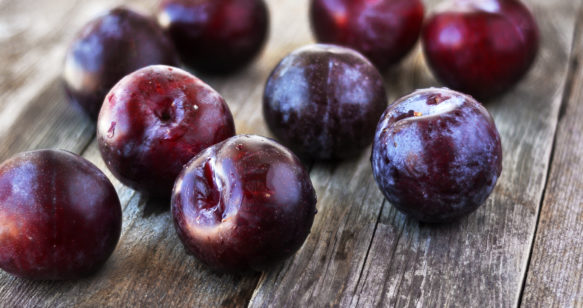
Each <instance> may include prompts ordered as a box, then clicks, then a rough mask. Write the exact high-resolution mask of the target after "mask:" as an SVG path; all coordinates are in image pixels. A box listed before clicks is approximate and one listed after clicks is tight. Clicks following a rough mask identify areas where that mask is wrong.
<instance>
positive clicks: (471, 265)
mask: <svg viewBox="0 0 583 308" xmlns="http://www.w3.org/2000/svg"><path fill="white" fill-rule="evenodd" d="M436 2H437V1H431V3H430V4H429V7H432V6H433V4H435V3H436ZM528 2H529V4H530V5H531V6H532V7H533V8H534V10H535V14H536V15H537V17H538V20H539V23H540V26H541V30H542V36H543V44H542V46H541V47H542V50H541V54H540V57H539V59H538V62H537V63H536V66H535V67H534V69H533V70H532V72H531V73H530V74H529V76H528V78H527V80H525V81H524V82H523V83H521V84H520V86H519V87H518V88H517V89H515V90H514V91H513V92H512V93H510V94H508V95H507V96H505V97H503V98H502V99H500V100H497V101H494V102H491V103H489V104H488V105H487V107H488V108H489V109H490V111H491V112H492V113H493V115H494V117H495V121H496V123H497V125H498V129H499V130H500V133H501V135H502V139H503V146H504V168H505V171H504V173H503V175H502V177H501V179H500V180H499V184H498V186H497V188H496V190H495V193H494V195H493V196H492V197H491V198H490V199H489V200H488V202H487V203H486V204H485V205H484V206H483V207H481V208H480V209H479V210H478V211H477V212H476V213H474V214H472V215H471V216H469V217H468V218H466V219H463V220H461V221H459V222H457V223H454V224H449V225H443V226H429V225H424V224H420V223H418V222H416V221H412V220H410V219H408V218H406V217H405V216H404V215H402V214H400V213H398V212H396V210H395V209H394V208H393V207H392V206H390V204H388V203H386V204H385V205H384V206H382V204H383V201H382V197H380V193H379V192H378V190H377V188H376V187H375V185H374V182H373V181H372V177H371V176H370V172H371V171H370V168H369V165H368V161H367V159H366V154H365V155H364V157H363V158H361V160H360V162H359V163H358V164H355V163H351V162H346V163H342V164H339V165H338V166H335V167H336V169H332V170H330V169H327V167H326V166H323V165H317V166H316V167H315V168H314V170H313V172H312V176H313V179H314V182H315V185H316V189H317V192H318V196H319V204H318V208H319V211H320V212H319V214H318V215H317V216H318V217H317V219H316V221H315V224H314V227H313V234H312V235H311V236H310V237H309V238H308V241H307V243H306V244H305V245H304V246H303V247H302V249H301V250H300V251H299V253H298V254H297V255H296V256H295V257H294V258H293V259H292V260H290V261H288V262H286V263H285V264H284V265H282V266H281V267H279V268H277V269H276V270H274V271H272V272H267V273H264V274H263V276H262V278H261V281H260V284H259V286H258V289H257V290H256V291H255V293H254V294H253V298H252V300H251V302H250V304H251V306H253V307H267V306H285V305H294V306H323V305H340V306H352V307H366V306H372V305H381V306H388V305H391V306H393V305H394V306H398V307H401V306H449V305H453V306H456V305H457V306H462V307H463V306H494V307H509V306H514V305H516V304H517V302H518V298H519V295H520V291H521V285H522V281H523V278H524V272H525V270H526V265H527V260H528V255H529V251H530V247H531V243H532V238H533V235H534V228H535V224H536V220H537V215H538V209H539V204H540V200H541V197H542V191H543V186H544V182H545V179H546V175H547V169H548V164H549V158H550V153H551V145H552V141H553V136H554V132H555V127H556V123H557V117H558V110H559V105H560V102H561V98H562V95H563V89H564V84H565V79H566V75H567V65H568V63H567V62H568V61H567V59H568V56H569V54H568V52H569V49H570V46H571V40H572V36H573V29H574V24H575V14H574V12H575V11H576V6H577V5H576V4H574V3H568V2H561V3H559V2H548V1H542V0H539V1H528ZM402 70H403V71H401V72H399V74H398V75H397V76H398V77H396V78H398V79H399V80H400V82H399V83H397V84H393V83H390V84H389V91H391V93H395V92H400V93H399V94H403V90H406V91H405V92H409V91H411V90H412V89H414V88H418V87H425V86H427V85H429V84H434V85H437V83H436V82H435V81H434V80H433V79H432V78H431V77H430V75H429V73H428V71H427V69H426V66H425V65H424V64H423V60H422V57H421V55H420V53H419V51H417V54H416V55H415V56H414V58H413V59H411V61H409V63H406V64H405V65H404V66H403V67H402ZM392 79H394V78H389V80H392ZM393 91H394V92H393ZM328 168H329V167H328ZM363 170H364V171H363ZM351 177H352V178H353V179H350V178H351ZM347 178H348V179H347ZM363 198H366V199H368V200H367V201H365V202H362V200H363ZM381 209H382V210H381ZM379 213H380V217H379V216H378V215H379ZM377 217H379V218H377ZM377 220H378V223H377ZM375 226H376V227H375ZM370 239H372V242H371V241H370Z"/></svg>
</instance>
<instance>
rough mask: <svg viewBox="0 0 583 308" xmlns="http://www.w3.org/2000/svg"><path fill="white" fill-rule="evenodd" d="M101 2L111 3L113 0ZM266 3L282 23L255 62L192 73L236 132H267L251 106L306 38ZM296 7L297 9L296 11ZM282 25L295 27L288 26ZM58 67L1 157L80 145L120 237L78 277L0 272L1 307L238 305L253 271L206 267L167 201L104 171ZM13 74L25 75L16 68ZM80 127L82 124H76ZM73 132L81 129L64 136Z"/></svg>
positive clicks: (28, 105) (283, 10) (285, 6)
mask: <svg viewBox="0 0 583 308" xmlns="http://www.w3.org/2000/svg"><path fill="white" fill-rule="evenodd" d="M150 2H151V1H150ZM108 3H109V5H113V1H109V2H108ZM84 4H86V5H87V6H88V7H78V8H77V9H78V10H85V11H87V10H90V7H92V6H94V5H95V3H92V2H84ZM141 4H142V5H141V6H142V7H152V5H151V3H146V2H145V1H144V3H141ZM63 5H72V4H71V3H65V4H63ZM100 7H101V6H100ZM105 7H107V6H105ZM273 7H274V5H270V9H272V10H271V13H272V15H271V16H272V18H273V19H276V20H281V21H282V22H281V23H279V24H272V29H271V32H270V38H269V42H268V45H267V47H266V49H265V50H264V51H263V55H262V57H261V59H260V60H259V61H257V63H255V64H254V65H251V66H249V67H248V68H246V69H244V70H242V71H241V72H238V73H236V74H234V75H232V76H229V77H223V78H218V77H211V76H200V77H201V78H203V79H204V80H206V81H207V82H208V83H209V84H211V86H213V87H214V88H215V89H217V90H218V91H219V92H220V93H221V94H222V95H223V96H224V97H225V99H226V100H227V102H228V104H229V106H230V108H231V111H232V113H233V115H234V116H235V119H236V127H237V131H238V132H239V133H257V134H262V135H269V134H268V132H267V129H266V127H265V125H264V122H263V118H262V116H261V112H258V110H261V98H262V94H263V85H264V82H265V80H266V79H267V76H268V74H269V73H270V71H271V69H272V68H273V67H274V66H275V64H277V62H278V61H279V60H280V59H281V58H282V57H283V56H284V55H285V54H287V53H288V52H289V51H291V50H293V49H295V48H296V47H299V46H300V45H302V44H304V43H306V42H305V41H301V40H298V33H300V34H301V36H300V39H301V38H305V37H309V29H308V28H307V20H305V19H304V20H303V22H298V21H297V18H296V16H295V15H296V14H291V15H288V14H287V13H289V12H290V11H294V10H296V9H297V8H296V6H295V5H294V3H293V2H287V3H282V4H281V5H278V6H277V7H278V10H273ZM100 10H101V9H100ZM303 14H304V12H298V14H297V15H303ZM85 21H86V20H85ZM290 24H296V25H299V27H289V25H290ZM76 27H79V26H76ZM298 28H301V29H298ZM306 34H308V35H306ZM63 52H64V51H63ZM53 60H55V61H56V60H58V61H61V60H60V59H53ZM58 69H60V66H59V67H58ZM58 74H59V72H55V74H54V76H55V77H54V80H53V82H52V83H51V84H50V85H49V86H48V87H47V88H46V89H43V90H42V91H40V93H39V94H38V96H37V97H38V99H32V100H28V101H27V100H25V99H23V101H22V102H21V103H22V104H24V105H25V107H24V109H23V112H21V113H20V114H18V115H17V116H16V117H15V118H16V119H17V120H16V121H14V123H20V124H19V125H17V124H12V125H11V127H10V133H9V134H6V136H5V137H3V138H2V139H0V143H1V144H6V145H9V146H6V147H3V148H5V149H6V153H3V152H0V153H2V154H4V155H5V156H8V155H12V154H13V153H15V152H18V151H22V150H26V149H31V148H46V147H59V148H65V149H68V150H71V151H74V152H84V153H83V156H84V157H86V158H87V159H89V160H90V161H92V162H94V163H95V164H96V165H97V166H98V167H99V168H100V169H102V170H103V171H105V172H106V174H107V175H108V176H109V177H110V179H111V180H112V182H113V183H114V185H115V187H116V189H117V191H118V194H119V196H120V199H121V202H122V207H123V209H124V211H123V213H124V216H123V222H124V223H123V230H122V236H121V239H120V243H119V244H118V247H117V248H116V251H115V252H114V254H113V255H112V257H111V258H110V260H109V261H108V263H107V264H106V266H105V267H104V268H103V269H102V270H101V271H99V272H98V273H97V274H96V275H94V276H92V277H89V278H87V279H83V280H81V281H75V282H31V281H25V280H21V279H17V278H14V277H11V276H9V275H7V274H5V273H2V274H0V302H1V303H3V304H5V305H8V306H38V305H42V306H47V307H49V306H50V307H53V306H73V305H74V306H87V307H94V306H104V305H105V306H111V307H119V306H156V305H162V304H163V305H170V306H200V307H209V306H238V307H239V306H244V305H246V303H247V302H248V300H249V298H250V297H251V293H252V292H253V290H254V288H255V286H256V284H257V281H258V278H259V274H257V273H251V274H244V275H226V274H218V273H214V272H211V271H209V270H208V269H207V268H206V267H205V266H204V265H202V264H200V263H199V262H197V261H196V259H194V258H192V257H190V256H188V255H186V254H185V252H184V249H183V248H182V245H181V244H180V241H179V240H178V238H177V236H176V234H175V231H174V227H173V225H172V221H171V217H170V215H169V212H168V201H167V200H166V201H150V200H148V199H147V197H145V196H142V195H141V194H139V193H136V192H134V191H133V190H131V189H129V188H127V187H125V186H123V185H121V184H120V183H119V182H118V181H117V180H116V179H115V178H114V177H113V176H112V175H111V173H109V172H108V170H107V168H106V167H105V165H104V163H103V161H102V160H101V157H100V155H99V153H98V151H97V145H96V143H95V140H93V136H94V125H93V123H91V122H90V121H89V120H88V118H87V117H84V116H83V115H82V114H81V113H79V112H78V111H76V110H73V109H72V108H70V106H69V105H67V103H66V99H65V97H64V94H63V92H62V90H61V85H60V81H59V79H58V78H57V77H56V76H58ZM21 78H24V79H26V78H30V77H29V76H28V74H24V75H23V77H21ZM7 87H10V86H7ZM28 91H35V90H34V89H28ZM51 123H53V124H51ZM80 126H82V127H84V129H82V130H79V127H80ZM73 132H77V133H79V132H82V133H79V136H70V135H71V134H72V133H73ZM23 135H24V136H25V138H22V136H23ZM27 136H28V137H27ZM92 140H93V141H92ZM14 145H16V146H14ZM85 148H87V149H86V150H84V149H85Z"/></svg>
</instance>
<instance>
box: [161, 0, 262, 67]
mask: <svg viewBox="0 0 583 308" xmlns="http://www.w3.org/2000/svg"><path fill="white" fill-rule="evenodd" d="M157 16H158V23H159V24H160V26H161V27H162V28H163V29H164V30H165V31H166V33H167V34H168V36H169V37H171V38H172V40H173V41H174V44H175V46H176V49H177V51H178V52H179V53H180V56H181V59H182V61H183V62H184V63H185V64H186V65H188V66H190V67H192V68H193V69H195V70H200V71H202V72H205V73H215V74H225V73H230V72H233V71H236V70H239V69H241V68H242V67H244V66H245V65H247V64H249V62H251V61H252V60H253V59H254V58H255V57H256V56H257V54H258V53H259V52H260V51H261V48H262V47H263V46H264V45H265V41H266V39H267V34H268V31H269V12H268V10H267V5H266V4H265V2H264V1H263V0H200V1H192V0H164V1H162V2H161V3H160V5H159V7H158V11H157Z"/></svg>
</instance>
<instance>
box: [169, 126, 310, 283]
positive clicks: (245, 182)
mask: <svg viewBox="0 0 583 308" xmlns="http://www.w3.org/2000/svg"><path fill="white" fill-rule="evenodd" d="M315 214H316V193H315V191H314V188H313V186H312V182H311V181H310V177H309V174H308V172H307V171H306V169H305V168H304V167H303V165H302V164H301V163H300V161H299V160H298V158H297V157H296V156H295V155H294V154H293V153H292V152H291V151H289V150H288V149H286V148H285V147H283V146H281V145H280V144H278V143H276V142H275V141H273V140H271V139H267V138H264V137H259V136H252V135H238V136H235V137H232V138H230V139H227V140H226V141H224V142H222V143H219V144H216V145H214V146H212V147H210V148H207V149H206V150H204V151H202V152H201V153H200V154H199V155H197V156H196V157H195V158H194V159H193V160H192V161H190V162H189V163H188V165H186V166H185V168H184V170H183V171H182V173H181V174H180V176H179V177H178V179H177V180H176V185H175V186H174V191H173V196H172V216H173V217H174V225H175V227H176V231H177V232H178V236H179V238H180V240H181V241H182V243H183V244H184V247H185V248H186V250H187V252H189V253H191V254H193V255H194V256H196V257H197V258H198V259H199V260H200V261H202V262H204V263H206V264H207V265H209V266H210V267H212V268H214V269H216V270H219V271H227V272H238V271H247V270H261V269H264V268H265V267H268V266H269V265H271V264H273V263H274V262H277V261H280V260H283V259H285V258H287V257H289V256H291V255H292V254H294V253H295V252H296V251H297V250H298V249H299V248H300V246H301V245H302V244H303V242H304V241H305V239H306V237H307V236H308V234H309V233H310V229H311V226H312V222H313V220H314V215H315Z"/></svg>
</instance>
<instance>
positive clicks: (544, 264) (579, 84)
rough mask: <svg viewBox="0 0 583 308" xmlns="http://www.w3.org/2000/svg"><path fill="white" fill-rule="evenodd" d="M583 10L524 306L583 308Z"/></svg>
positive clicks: (530, 266)
mask: <svg viewBox="0 0 583 308" xmlns="http://www.w3.org/2000/svg"><path fill="white" fill-rule="evenodd" d="M582 18H583V5H582V6H581V9H580V10H579V18H578V27H577V32H576V35H575V40H576V43H575V45H574V46H575V49H574V52H573V55H574V57H573V58H572V61H571V63H572V69H573V71H572V73H573V74H572V77H573V83H572V85H571V87H570V88H571V92H570V95H569V96H567V97H566V100H565V104H566V105H565V108H564V109H563V110H562V113H561V115H562V117H561V119H560V122H559V126H558V131H557V138H556V141H555V149H554V152H553V154H554V155H553V160H552V163H551V171H550V175H549V179H548V183H547V188H546V191H545V197H544V201H543V204H542V209H541V213H540V218H539V224H538V228H537V233H536V238H535V242H534V247H533V251H532V256H531V259H530V264H529V269H528V275H527V279H526V284H525V289H524V294H523V297H522V306H524V307H582V306H583V237H582V236H581V234H583V177H582V176H581V174H583V134H581V132H583V122H582V121H581V119H583V104H581V101H582V100H583V67H582V66H581V64H582V62H583V38H582V37H581V35H582V34H583V19H582Z"/></svg>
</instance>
